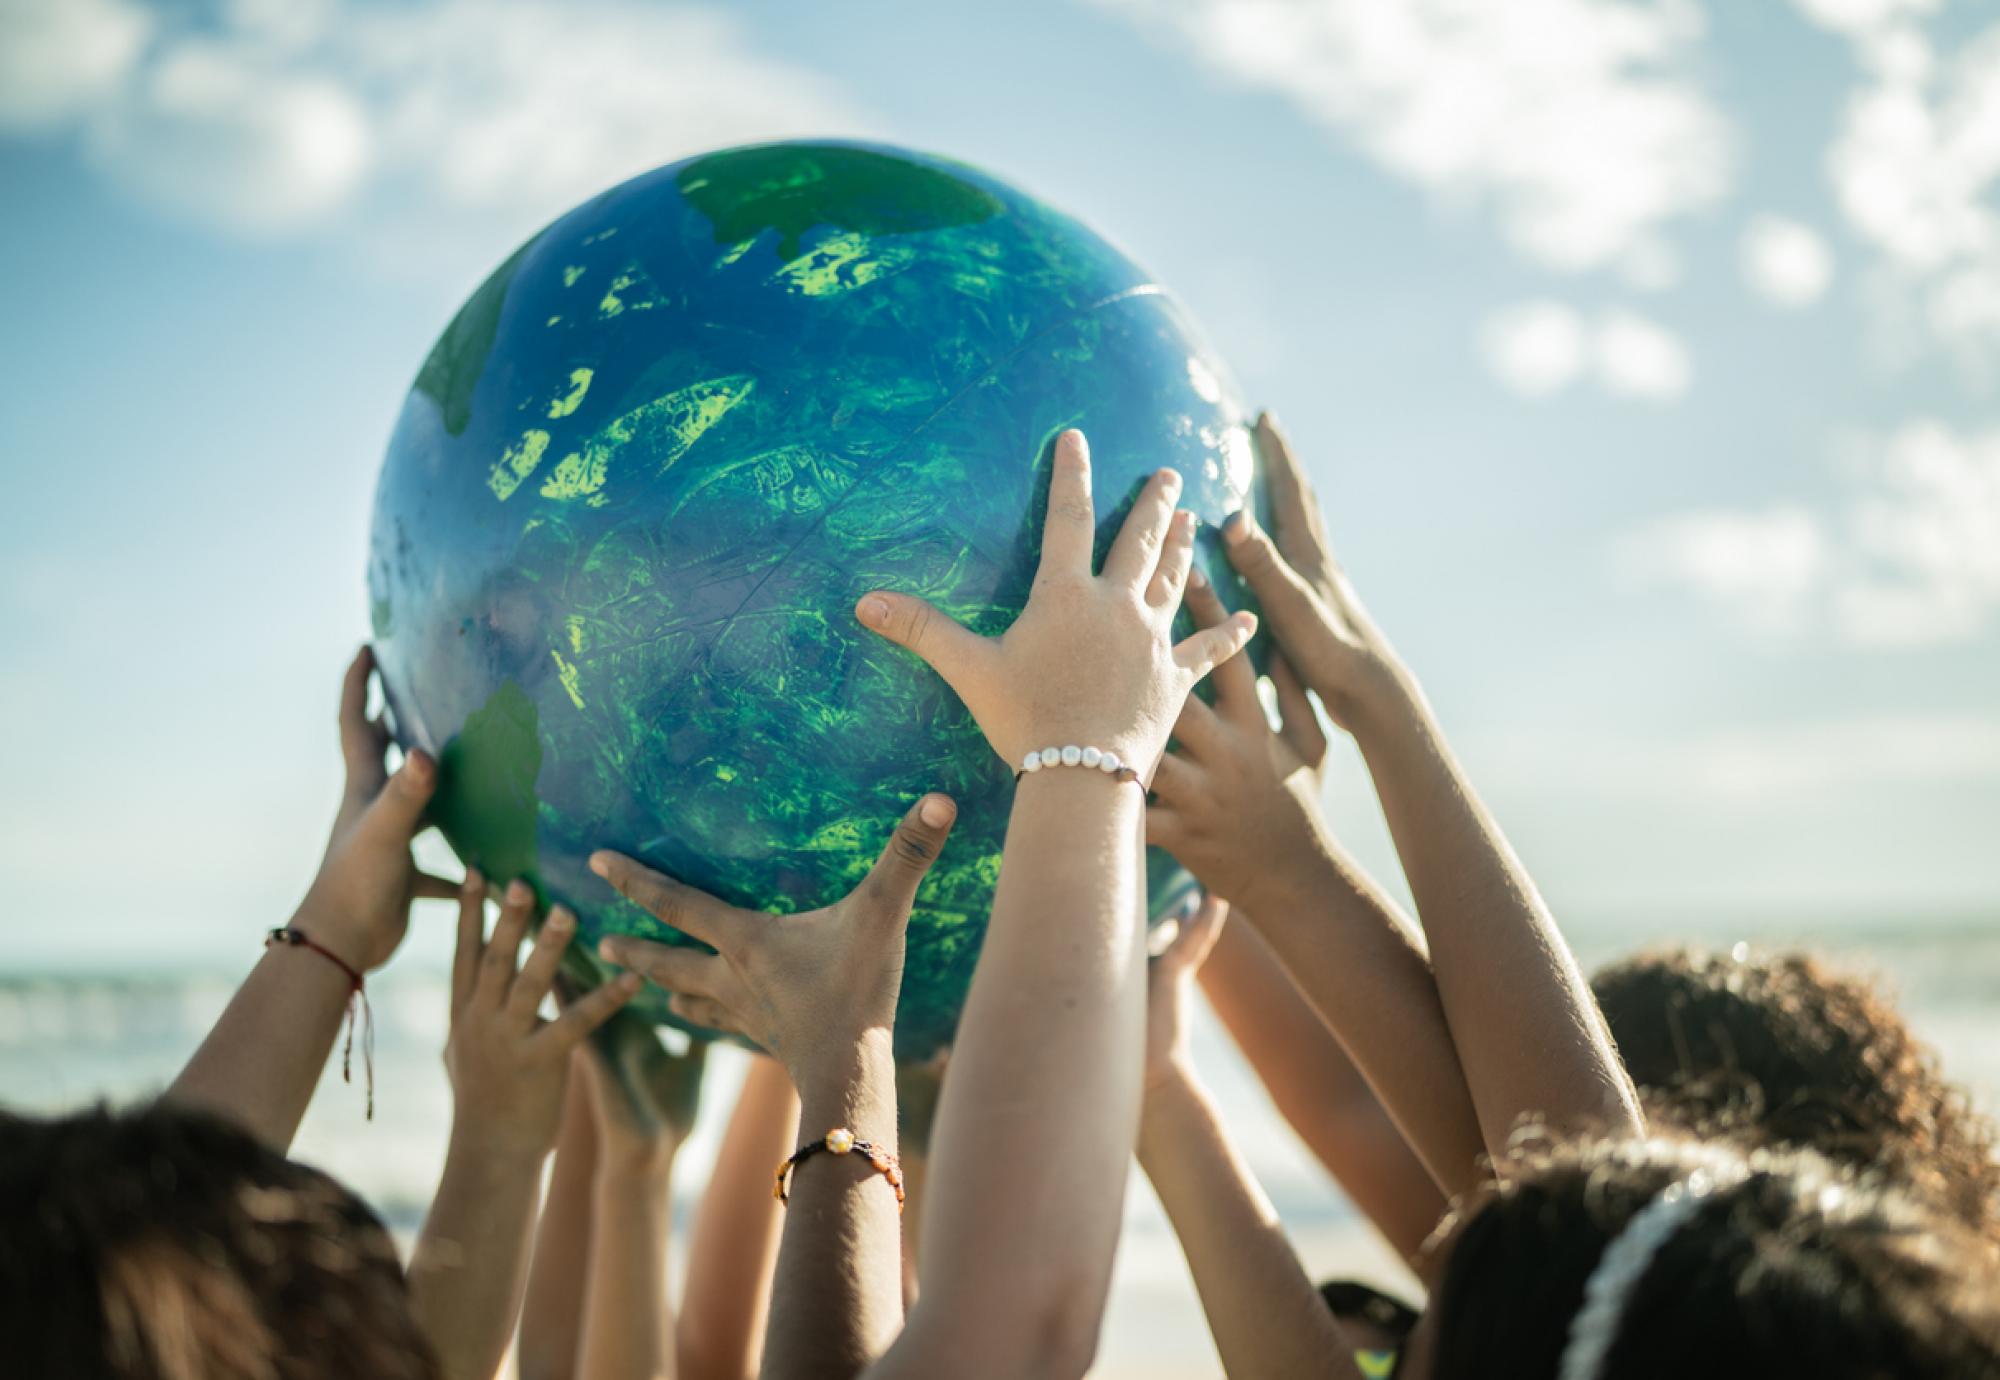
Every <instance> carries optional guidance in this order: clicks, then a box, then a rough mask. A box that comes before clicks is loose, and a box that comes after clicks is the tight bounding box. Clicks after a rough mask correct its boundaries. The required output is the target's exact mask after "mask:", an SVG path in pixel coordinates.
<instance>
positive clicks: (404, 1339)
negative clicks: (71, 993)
mask: <svg viewBox="0 0 2000 1380" xmlns="http://www.w3.org/2000/svg"><path fill="white" fill-rule="evenodd" d="M0 1223H5V1224H6V1225H5V1227H4V1229H0V1337H4V1338H5V1339H6V1340H5V1342H4V1347H5V1353H6V1357H7V1363H6V1371H7V1373H8V1374H9V1375H15V1376H21V1377H24V1380H25V1378H26V1377H35V1380H41V1377H50V1380H53V1378H54V1377H62V1378H63V1380H335V1377H339V1378H340V1380H347V1377H354V1376H368V1377H371V1380H435V1377H436V1376H437V1375H438V1367H437V1362H436V1360H435V1358H434V1356H433V1355H432V1352H431V1350H430V1346H429V1344H428V1343H427V1342H426V1340H425V1339H424V1337H423V1335H422V1333H421V1332H420V1331H419V1330H418V1327H417V1323H416V1320H415V1318H414V1317H413V1316H412V1315H411V1312H410V1306H409V1293H408V1289H407V1287H406V1285H405V1282H404V1278H403V1270H402V1266H401V1265H400V1264H399V1263H398V1261H397V1258H396V1251H395V1244H394V1242H393V1241H391V1239H390V1237H389V1233H388V1231H387V1230H386V1229H385V1228H384V1227H383V1226H382V1223H381V1222H380V1220H378V1219H377V1218H376V1216H375V1214H374V1213H373V1212H371V1211H369V1209H368V1207H367V1205H366V1204H364V1203H363V1202H362V1201H361V1200H360V1199H359V1198H357V1197H355V1196H354V1195H353V1194H352V1193H350V1192H348V1191H347V1190H346V1189H345V1188H342V1187H341V1186H340V1185H339V1184H338V1183H336V1182H335V1181H334V1180H333V1179H331V1178H328V1177H327V1176H326V1175H325V1174H322V1173H320V1172H319V1171H318V1170H315V1169H308V1168H306V1167H305V1166H304V1165H301V1164H295V1163H293V1162H292V1161H290V1160H288V1159H286V1158H285V1157H284V1156H283V1155H280V1154H279V1153H277V1152H276V1151H275V1150H272V1149H270V1148H269V1147H267V1146H265V1145H263V1144H261V1143H259V1142H258V1141H256V1140H254V1139H253V1138H251V1137H250V1136H248V1135H246V1134H244V1133H243V1132H242V1131H240V1130H238V1129H236V1128H235V1127H233V1126H230V1125H227V1124H225V1123H224V1122H222V1121H219V1120H217V1119H215V1118H213V1117H211V1116H207V1115H205V1114H201V1113H197V1112H192V1111H186V1110H180V1109H176V1108H172V1107H166V1106H161V1105H157V1104H156V1105H152V1106H147V1107H141V1108H138V1109H136V1110H132V1111H124V1112H115V1111H111V1110H109V1109H107V1108H104V1107H98V1108H95V1109H93V1110H90V1111H86V1112H81V1113H78V1114H76V1115H73V1116H67V1117H62V1118H59V1119H55V1120H40V1119H34V1118H28V1117H22V1116H15V1115H11V1114H6V1113H0Z"/></svg>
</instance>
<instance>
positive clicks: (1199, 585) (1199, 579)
mask: <svg viewBox="0 0 2000 1380" xmlns="http://www.w3.org/2000/svg"><path fill="white" fill-rule="evenodd" d="M1188 583H1189V584H1191V585H1193V586H1194V587H1195V588H1196V589H1207V588H1208V576H1206V575H1204V574H1202V573H1201V567H1200V566H1198V565H1197V566H1191V567H1189V569H1188Z"/></svg>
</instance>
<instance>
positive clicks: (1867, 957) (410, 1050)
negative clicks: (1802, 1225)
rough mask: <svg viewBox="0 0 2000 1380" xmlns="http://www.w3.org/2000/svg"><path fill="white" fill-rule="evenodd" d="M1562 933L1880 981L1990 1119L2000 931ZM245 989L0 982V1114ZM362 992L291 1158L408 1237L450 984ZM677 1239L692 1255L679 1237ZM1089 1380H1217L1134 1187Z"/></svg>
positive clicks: (184, 1044)
mask: <svg viewBox="0 0 2000 1380" xmlns="http://www.w3.org/2000/svg"><path fill="white" fill-rule="evenodd" d="M1569 933H1570V937H1571V941H1572V943H1573V944H1574V945H1575V946H1576V948H1577V951H1578V953H1579V955H1580V956H1581V957H1582V958H1583V960H1584V961H1585V963H1586V965H1595V964H1596V963H1599V962H1602V961H1604V960H1606V959H1609V958H1612V957H1615V956H1617V955H1620V954H1623V953H1626V952H1630V951H1631V950H1633V949H1636V948H1639V947H1643V946H1645V945H1648V944H1654V943H1661V942H1668V941H1674V940H1686V941H1692V942H1700V943H1705V944H1710V945H1715V946H1727V945H1729V944H1733V943H1736V942H1739V941H1742V942H1750V943H1757V944H1764V945H1768V946H1772V947H1776V946H1780V945H1793V944H1801V945H1805V946H1807V947H1811V948H1814V949H1816V950H1818V951H1820V952H1823V953H1825V954H1827V955H1829V956H1830V957H1832V958H1834V959H1835V960H1837V961H1839V962H1841V963H1842V964H1844V965H1846V966H1848V967H1851V968H1856V969H1860V970H1862V971H1866V972H1869V973H1872V974H1874V975H1876V976H1878V977H1880V978H1881V979H1882V980H1884V981H1885V982H1886V983H1887V984H1888V986H1889V987H1890V989H1891V990H1892V991H1893V992H1894V993H1896V994H1897V996H1898V997H1899V1000H1900V1001H1901V1004H1902V1006H1903V1009H1904V1010H1905V1012H1906V1013H1907V1014H1908V1016H1909V1019H1910V1020H1911V1022H1912V1024H1913V1025H1914V1026H1915V1027H1916V1029H1917V1031H1918V1032H1919V1034H1921V1035H1922V1036H1923V1037H1924V1038H1925V1039H1926V1040H1927V1041H1929V1042H1930V1043H1931V1044H1932V1045H1933V1046H1934V1048H1935V1049H1936V1050H1937V1051H1938V1053H1939V1055H1940V1057H1941V1058H1942V1061H1943V1064H1944V1067H1945V1069H1946V1071H1947V1072H1948V1073H1949V1074H1950V1075H1951V1076H1952V1077H1954V1078H1956V1079H1958V1080H1959V1081H1961V1082H1963V1083H1964V1084H1966V1085H1967V1086H1968V1087H1969V1088H1971V1089H1972V1091H1973V1093H1974V1095H1975V1097H1976V1098H1977V1099H1978V1100H1979V1101H1980V1103H1981V1104H1982V1105H1983V1106H1985V1107H1986V1108H1987V1109H1989V1110H1991V1109H1993V1108H1994V1107H1995V1106H1996V1105H2000V915H1984V916H1982V915H1965V916H1948V917H1935V918H1931V919H1927V920H1917V921H1908V922H1900V921H1899V922H1896V923H1888V922H1884V923H1881V924H1868V923H1859V924H1857V923H1853V922H1847V923H1844V924H1841V925H1839V926H1836V927H1833V928H1830V929H1829V928H1824V927H1819V928H1815V927H1814V926H1813V925H1812V924H1810V923H1808V922H1807V921H1805V920H1804V919H1801V920H1800V921H1799V922H1796V923H1790V924H1787V923H1782V922H1771V921H1768V920H1767V921H1765V922H1762V923H1757V924H1753V923H1749V922H1734V921H1724V920H1708V921H1706V922H1702V923H1700V924H1699V925H1698V926H1697V927H1696V928H1694V929H1693V930H1690V929H1689V927H1688V926H1686V925H1685V924H1683V925H1679V926H1677V927H1676V928H1675V929H1674V930H1673V931H1671V932H1669V931H1667V930H1665V929H1661V928H1654V927H1647V926H1643V925H1640V926H1635V925H1631V924H1624V925H1609V924H1598V925H1592V924H1590V923H1588V922H1587V921H1586V922H1584V923H1576V922H1570V924H1569ZM240 976H241V972H240V971H232V970H227V969H220V968H218V969H200V970H192V971H183V972H158V971H154V972H132V973H112V972H104V971H96V972H92V973H89V974H80V973H65V972H59V971H42V972H26V971H5V972H0V1104H4V1105H6V1106H7V1107H9V1108H11V1109H15V1110H29V1111H36V1112H60V1111H64V1110H67V1109H71V1108H76V1107H81V1106H85V1105H88V1104H89V1103H92V1102H94V1101H97V1100H99V1099H109V1100H111V1101H112V1102H114V1103H115V1102H123V1101H127V1100H130V1099H134V1098H142V1097H146V1096H148V1095H150V1094H152V1093H154V1092H157V1091H158V1090H159V1089H160V1088H161V1087H162V1086H164V1085H165V1083H166V1082H167V1081H168V1080H169V1079H171V1078H172V1076H173V1074H174V1073H175V1071H176V1070H178V1068H179V1067H180V1066H181V1064H182V1063H183V1062H184V1061H185V1060H186V1059H187V1057H188V1055H189V1054H190V1053H191V1052H192V1051H193V1050H194V1048H195V1046H196V1044H197V1043H198V1042H199V1041H200V1039H201V1037H202V1035H203V1034H204V1033H205V1032H206V1031H207V1029H208V1027H209V1025H210V1024H211V1023H212V1022H213V1021H214V1019H215V1017H216V1015H217V1014H218V1013H219V1012H220V1011H221V1009H222V1006H223V1004H224V1003H225V1002H226V1001H227V1000H228V997H229V994H230V991H231V989H232V987H233V985H234V983H235V982H236V980H237V979H238V978H239V977H240ZM370 990H371V993H372V996H373V1000H374V1007H375V1026H376V1049H375V1102H376V1108H375V1119H374V1120H373V1121H372V1122H371V1121H367V1120H364V1119H363V1092H362V1089H361V1087H360V1086H359V1080H360V1078H361V1065H360V1058H359V1052H358V1050H357V1054H356V1059H355V1070H354V1073H355V1079H356V1082H355V1084H354V1085H353V1086H346V1085H343V1083H342V1082H341V1079H340V1071H339V1059H338V1055H337V1053H336V1057H335V1059H334V1060H333V1061H332V1063H331V1065H330V1067H329V1069H328V1071H327V1074H326V1076H325V1078H324V1079H323V1080H322V1083H321V1086H320V1089H319V1093H318V1095H317V1097H316V1098H315V1099H314V1102H313V1106H312V1109H311V1111H310V1112H309V1113H308V1114H307V1117H306V1121H305V1124H304V1126H303V1128H302V1129H301V1131H300V1135H299V1138H298V1141H297V1144H296V1147H295V1153H296V1154H297V1155H298V1156H299V1157H300V1158H301V1159H304V1160H306V1161H308V1162H310V1163H313V1164H315V1165H318V1166H319V1167H321V1168H323V1169H325V1170H327V1171H329V1172H330V1173H333V1174H335V1175H337V1176H338V1177H340V1178H341V1179H343V1180H344V1181H346V1182H347V1183H349V1184H350V1185H352V1186H353V1187H354V1188H355V1189H356V1190H357V1191H359V1192H360V1193H361V1194H362V1195H363V1196H364V1197H366V1198H368V1199H369V1201H370V1202H372V1203H373V1204H375V1206H376V1208H377V1210H378V1211H380V1212H381V1213H382V1214H383V1216H384V1217H385V1218H387V1219H388V1220H389V1222H390V1223H391V1224H392V1225H393V1226H394V1227H395V1228H396V1229H397V1231H398V1232H399V1234H401V1235H403V1236H404V1238H405V1239H406V1240H407V1238H408V1236H409V1235H410V1234H411V1233H413V1232H414V1231H415V1229H416V1227H417V1225H418V1224H419V1223H420V1222H421V1220H422V1216H423V1211H424V1207H425V1204H426V1203H427V1202H428V1201H429V1198H430V1194H431V1192H432V1189H433V1188H434V1187H435V1184H436V1178H437V1174H438V1170H439V1167H440V1165H441V1163H442V1159H443V1153H444V1143H445V1136H446V1133H447V1131H448V1129H449V1125H450V1115H451V1104H450V1090H449V1086H448V1084H447V1082H446V1080H445V1076H444V1068H443V1064H442V1061H441V1058H440V1055H441V1051H442V1049H443V1045H444V1036H445V1027H446V1019H447V1018H446V988H445V972H444V970H443V969H442V968H441V967H436V966H428V965H424V964H421V963H403V962H399V963H398V964H396V965H393V966H392V967H391V968H390V969H388V970H387V971H385V972H384V973H382V974H380V975H379V976H378V977H377V978H376V979H375V980H374V981H372V982H371V985H370ZM1202 1017H1203V1019H1202V1021H1201V1023H1200V1024H1199V1025H1198V1027H1197V1030H1196V1052H1197V1057H1198V1059H1199V1061H1200V1063H1201V1066H1202V1069H1203V1071H1204V1074H1205V1076H1206V1078H1207V1079H1208V1081H1209V1082H1210V1084H1211V1086H1212V1088H1213V1089H1214V1091H1215V1094H1216V1096H1217V1099H1218V1101H1219V1102H1220V1104H1221V1105H1222V1107H1223V1109H1224V1111H1225V1113H1226V1115H1227V1117H1228V1120H1229V1124H1230V1125H1231V1127H1232V1129H1233V1130H1234V1133H1235V1134H1236V1136H1237V1138H1238V1140H1239V1142H1240V1144H1241V1145H1242V1146H1243V1147H1244V1150H1245V1152H1246V1153H1247V1155H1248V1157H1249V1160H1250V1162H1251V1164H1252V1165H1253V1166H1254V1167H1255V1169H1256V1172H1257V1175H1258V1177H1259V1179H1260V1180H1261V1181H1262V1182H1263V1184H1264V1186H1265V1189H1266V1191H1268V1192H1269V1193H1270V1195H1271V1197H1272V1200H1273V1202H1274V1203H1275V1204H1276V1205H1277V1207H1278V1209H1279V1211H1280V1212H1281V1214H1282V1215H1283V1216H1284V1218H1285V1220H1286V1222H1287V1223H1288V1225H1289V1226H1290V1227H1291V1229H1292V1231H1293V1234H1294V1237H1295V1240H1296V1241H1297V1243H1298V1244H1299V1247H1300V1251H1301V1254H1302V1255H1303V1256H1304V1257H1305V1259H1306V1260H1307V1262H1308V1264H1309V1265H1310V1266H1311V1267H1312V1268H1313V1269H1314V1270H1315V1272H1317V1273H1318V1274H1321V1275H1325V1274H1334V1273H1340V1274H1352V1275H1360V1276H1363V1277H1369V1278H1373V1279H1375V1280H1377V1281H1378V1282H1381V1283H1384V1284H1391V1285H1395V1284H1402V1285H1404V1286H1406V1287H1407V1286H1408V1285H1409V1279H1408V1276H1407V1273H1406V1272H1404V1270H1403V1269H1402V1267H1401V1265H1400V1264H1399V1263H1398V1262H1397V1261H1395V1259H1394V1258H1393V1255H1392V1254H1391V1253H1390V1252H1389V1251H1388V1250H1387V1249H1386V1248H1385V1247H1384V1246H1383V1245H1382V1244H1381V1243H1380V1242H1379V1241H1378V1240H1376V1238H1375V1237H1374V1236H1373V1235H1372V1234H1371V1233H1370V1232H1369V1231H1368V1229H1367V1227H1366V1225H1365V1223H1363V1222H1361V1221H1360V1220H1359V1219H1358V1218H1357V1216H1356V1215H1355V1213H1354V1212H1353V1210H1352V1209H1351V1208H1350V1207H1349V1205H1348V1204H1347V1202H1346V1201H1345V1199H1343V1198H1342V1197H1341V1195H1340V1192H1339V1190H1338V1189H1337V1188H1336V1187H1335V1186H1334V1185H1333V1184H1332V1183H1331V1182H1330V1181H1329V1180H1328V1179H1327V1178H1326V1176H1325V1175H1324V1173H1322V1172H1321V1171H1320V1169H1319V1167H1318V1165H1317V1163H1316V1162H1315V1161H1313V1160H1312V1159H1311V1157H1310V1156H1309V1155H1308V1154H1307V1153H1306V1152H1305V1151H1304V1149H1303V1148H1302V1147H1301V1146H1300V1145H1299V1143H1298V1142H1297V1140H1296V1139H1295V1138H1294V1137H1293V1135H1292V1134H1291V1132H1290V1130H1289V1128H1287V1127H1286V1126H1285V1124H1284V1123H1283V1121H1282V1120H1281V1119H1280V1118H1279V1117H1278V1116H1277V1115H1276V1114H1275V1112H1274V1111H1273V1110H1272V1109H1271V1107H1270V1105H1269V1103H1268V1101H1266V1099H1265V1098H1264V1095H1263V1091H1262V1088H1261V1086H1260V1085H1259V1084H1258V1083H1257V1081H1256V1079H1255V1078H1254V1076H1253V1075H1251V1074H1250V1073H1249V1071H1248V1070H1247V1068H1246V1067H1245V1066H1244V1065H1243V1063H1242V1062H1241V1060H1240V1059H1239V1058H1238V1057H1237V1055H1236V1052H1235V1050H1234V1048H1233V1047H1232V1046H1231V1045H1230V1043H1229V1041H1228V1038H1227V1036H1226V1035H1225V1034H1224V1033H1223V1032H1222V1031H1221V1029H1220V1027H1219V1026H1218V1025H1217V1024H1216V1023H1215V1022H1214V1021H1213V1020H1212V1019H1211V1018H1208V1016H1207V1013H1206V1011H1205V1010H1204V1012H1203V1013H1202ZM746 1057H747V1056H744V1055H742V1054H740V1053H738V1052H736V1051H733V1050H726V1051H722V1052H721V1053H720V1055H719V1057H717V1058H716V1059H713V1060H712V1061H711V1063H710V1071H711V1072H710V1079H709V1084H708V1087H707V1089H706V1091H705V1093H704V1102H703V1112H702V1117H701V1121H700V1126H699V1129H698V1131H697V1134H696V1135H695V1137H694V1139H693V1141H692V1142H691V1143H690V1144H689V1146H688V1147H687V1149H686V1150H685V1151H684V1153H683V1155H682V1158H681V1161H680V1163H679V1165H678V1167H677V1171H676V1183H675V1199H676V1204H677V1210H678V1215H679V1216H680V1217H681V1219H682V1221H683V1223H684V1222H685V1219H686V1214H687V1213H688V1211H689V1210H690V1209H691V1208H692V1206H693V1203H694V1201H695V1199H696V1197H698V1195H699V1193H700V1189H701V1186H702V1184H703V1183H704V1182H705V1180H706V1177H707V1169H708V1166H709V1165H710V1164H711V1163H712V1161H713V1156H714V1153H715V1144H716V1141H717V1139H718V1138H719V1135H720V1130H721V1124H722V1122H723V1120H724V1119H725V1118H726V1116H727V1113H728V1109H729V1107H730V1106H731V1105H732V1103H733V1100H734V1090H735V1086H736V1085H737V1083H739V1082H740V1080H741V1078H742V1074H743V1069H744V1067H745V1062H746ZM677 1238H678V1239H682V1240H684V1239H685V1232H684V1231H683V1232H679V1233H677ZM677 1277H678V1276H677ZM1095 1373H1096V1374H1098V1375H1100V1376H1106V1377H1125V1376H1133V1377H1137V1376H1156V1377H1173V1376H1181V1375H1187V1376H1198V1375H1215V1374H1219V1367H1218V1366H1217V1364H1216V1363H1215V1361H1214V1358H1213V1351H1212V1349H1211V1348H1210V1345H1209V1342H1208V1338H1207V1333H1206V1330H1205V1328H1204V1327H1203V1324H1202V1321H1201V1315H1200V1308H1199V1304H1198V1302H1197V1300H1196V1298H1195V1296H1194V1292H1193V1286H1192V1284H1191V1283H1190V1282H1189V1280H1188V1277H1187V1273H1186V1270H1185V1267H1184V1266H1183V1264H1182V1262H1181V1258H1180V1253H1179V1249H1178V1247H1177V1245H1176V1243H1175V1241H1174V1238H1173V1235H1172V1232H1171V1230H1170V1229H1169V1228H1168V1226H1167V1224H1166V1221H1165V1219H1164V1217H1163V1216H1162V1214H1161V1213H1160V1210H1159V1207H1158V1205H1157V1203H1156V1202H1155V1201H1154V1200H1153V1197H1152V1195H1151V1193H1150V1191H1149V1190H1148V1189H1147V1188H1146V1186H1145V1183H1144V1179H1143V1177H1142V1176H1139V1175H1137V1174H1136V1173H1135V1175H1134V1178H1133V1185H1132V1189H1131V1192H1130V1195H1129V1199H1128V1202H1127V1206H1126V1232H1125V1237H1124V1240H1123V1242H1122V1244H1121V1247H1120V1255H1119V1261H1118V1268H1117V1271H1116V1275H1115V1279H1114V1286H1113V1297H1112V1304H1111V1311H1110V1316H1109V1318H1108V1320H1107V1325H1106V1330H1105V1342H1104V1349H1103V1353H1102V1358H1101V1362H1100V1365H1099V1367H1098V1369H1097V1371H1096V1372H1095Z"/></svg>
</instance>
